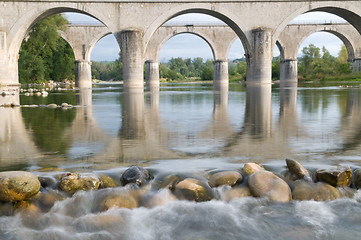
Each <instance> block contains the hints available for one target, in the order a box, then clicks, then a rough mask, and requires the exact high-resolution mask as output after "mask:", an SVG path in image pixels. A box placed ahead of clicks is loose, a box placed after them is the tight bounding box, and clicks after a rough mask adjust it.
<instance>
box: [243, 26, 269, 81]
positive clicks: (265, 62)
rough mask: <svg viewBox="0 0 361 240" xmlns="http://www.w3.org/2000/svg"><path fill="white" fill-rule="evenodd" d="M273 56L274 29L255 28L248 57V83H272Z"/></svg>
mask: <svg viewBox="0 0 361 240" xmlns="http://www.w3.org/2000/svg"><path fill="white" fill-rule="evenodd" d="M272 57H273V52H272V31H271V30H270V29H261V28H259V29H255V30H253V31H252V42H251V56H249V59H248V63H249V67H248V70H247V83H253V84H268V83H271V80H272Z"/></svg>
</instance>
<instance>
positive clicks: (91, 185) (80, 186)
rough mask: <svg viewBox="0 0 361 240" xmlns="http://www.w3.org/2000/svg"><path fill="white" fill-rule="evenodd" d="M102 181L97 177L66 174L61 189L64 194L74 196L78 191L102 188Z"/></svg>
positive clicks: (60, 184)
mask: <svg viewBox="0 0 361 240" xmlns="http://www.w3.org/2000/svg"><path fill="white" fill-rule="evenodd" d="M100 185H101V181H100V179H99V178H98V177H97V176H95V175H80V174H71V173H68V174H65V175H64V176H63V177H62V178H61V180H60V183H59V188H60V189H61V190H63V191H64V192H67V193H70V194H73V193H75V192H76V191H79V190H83V191H89V190H96V189H98V188H99V187H100Z"/></svg>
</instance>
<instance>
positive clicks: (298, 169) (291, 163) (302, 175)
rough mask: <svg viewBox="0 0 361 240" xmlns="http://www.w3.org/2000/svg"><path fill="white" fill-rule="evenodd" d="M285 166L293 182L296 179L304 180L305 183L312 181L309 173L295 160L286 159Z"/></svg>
mask: <svg viewBox="0 0 361 240" xmlns="http://www.w3.org/2000/svg"><path fill="white" fill-rule="evenodd" d="M286 164H287V168H288V171H289V172H290V173H291V174H292V175H293V176H294V180H297V179H304V180H307V181H311V180H312V178H311V174H310V172H309V171H308V170H307V169H306V168H305V167H304V166H302V165H301V164H300V163H299V162H297V161H296V160H293V159H286Z"/></svg>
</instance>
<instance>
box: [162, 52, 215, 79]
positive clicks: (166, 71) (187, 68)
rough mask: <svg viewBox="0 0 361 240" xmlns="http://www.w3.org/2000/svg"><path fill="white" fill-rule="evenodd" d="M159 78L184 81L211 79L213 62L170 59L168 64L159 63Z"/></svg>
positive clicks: (201, 59)
mask: <svg viewBox="0 0 361 240" xmlns="http://www.w3.org/2000/svg"><path fill="white" fill-rule="evenodd" d="M159 75H160V78H164V79H167V80H168V81H169V80H184V79H189V78H193V79H201V80H212V79H213V62H212V61H211V60H207V61H205V62H204V61H203V58H200V57H198V58H193V59H191V58H187V59H182V58H172V59H170V60H169V62H168V63H161V64H160V66H159Z"/></svg>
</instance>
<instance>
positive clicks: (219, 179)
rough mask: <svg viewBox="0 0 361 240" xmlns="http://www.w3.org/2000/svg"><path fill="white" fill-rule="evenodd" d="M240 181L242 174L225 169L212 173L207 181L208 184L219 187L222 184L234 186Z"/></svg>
mask: <svg viewBox="0 0 361 240" xmlns="http://www.w3.org/2000/svg"><path fill="white" fill-rule="evenodd" d="M241 182H242V174H240V173H239V172H236V171H225V172H218V173H215V174H213V175H212V176H211V177H210V178H209V181H208V184H209V186H211V187H219V186H222V185H229V186H234V185H236V184H239V183H241Z"/></svg>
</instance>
